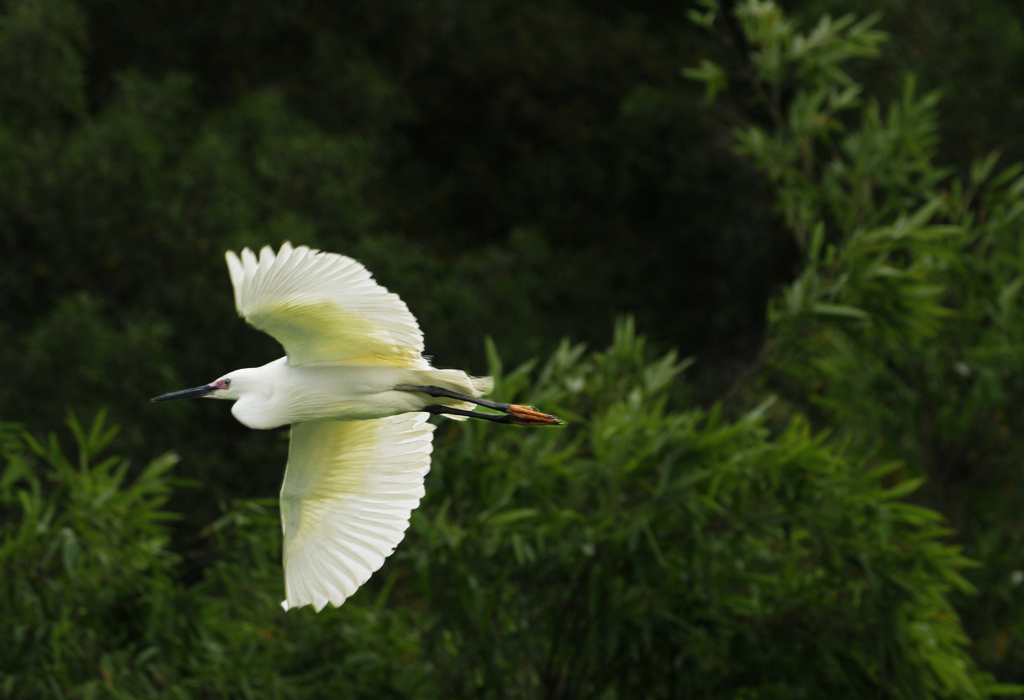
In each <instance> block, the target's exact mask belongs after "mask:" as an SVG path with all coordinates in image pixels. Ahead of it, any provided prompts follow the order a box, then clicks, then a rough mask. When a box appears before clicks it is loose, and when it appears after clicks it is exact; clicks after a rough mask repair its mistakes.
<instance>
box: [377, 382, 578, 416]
mask: <svg viewBox="0 0 1024 700" xmlns="http://www.w3.org/2000/svg"><path fill="white" fill-rule="evenodd" d="M395 389H396V390H397V391H411V392H413V393H416V394H426V395H427V396H433V397H434V398H445V399H455V400H456V401H466V402H468V403H475V404H476V405H477V406H483V407H484V408H490V409H492V410H495V411H501V412H502V413H504V414H505V415H503V416H496V415H494V414H491V413H480V412H478V411H464V410H462V409H457V408H449V407H447V406H438V405H432V406H427V407H426V408H424V409H423V410H424V411H426V412H428V413H442V414H443V413H447V414H449V415H453V416H466V417H468V418H482V419H484V420H489V421H493V422H495V423H511V424H512V425H565V421H563V420H560V419H559V418H558V417H556V416H552V415H549V414H547V413H541V412H540V411H538V410H537V409H536V408H534V407H533V406H521V405H519V404H515V403H498V402H497V401H488V400H487V399H478V398H476V397H475V396H466V395H465V394H460V393H458V392H457V391H452V390H451V389H442V388H441V387H439V386H412V385H410V384H399V385H398V386H396V387H395Z"/></svg>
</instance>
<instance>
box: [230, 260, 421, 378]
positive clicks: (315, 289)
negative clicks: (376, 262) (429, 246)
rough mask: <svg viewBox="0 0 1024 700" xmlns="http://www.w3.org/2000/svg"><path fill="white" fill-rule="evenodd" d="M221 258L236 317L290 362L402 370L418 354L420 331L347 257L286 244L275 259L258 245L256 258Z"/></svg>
mask: <svg viewBox="0 0 1024 700" xmlns="http://www.w3.org/2000/svg"><path fill="white" fill-rule="evenodd" d="M225 257H226V258H227V261H228V271H229V272H230V273H231V284H232V286H234V288H235V305H236V306H237V307H238V313H239V315H240V316H242V317H243V318H244V319H245V320H246V321H248V322H249V323H251V324H252V325H253V326H255V327H256V328H259V329H260V330H261V331H265V332H266V333H269V334H270V335H272V336H274V338H276V339H277V341H278V342H279V343H281V345H283V346H284V349H285V353H286V354H287V355H288V363H289V364H291V365H307V364H313V363H316V362H339V361H342V360H361V361H366V362H384V363H389V364H403V365H404V364H407V363H409V362H414V361H416V360H417V359H418V358H419V357H420V354H421V353H422V352H423V333H422V332H420V328H419V325H418V324H417V323H416V318H415V317H414V316H413V315H412V314H411V313H410V312H409V309H408V307H407V306H406V305H405V302H403V301H402V300H401V299H400V298H399V297H398V295H397V294H392V293H391V292H388V290H386V289H385V288H384V287H382V286H380V285H379V284H377V283H376V282H375V281H374V280H373V277H371V276H370V273H369V272H368V271H367V269H366V268H365V267H363V266H362V265H361V264H359V263H358V262H356V261H355V260H353V259H352V258H347V257H345V256H344V255H337V254H335V253H323V252H320V251H317V250H310V249H309V248H307V247H306V246H300V247H298V248H292V246H291V244H289V243H285V244H284V245H283V246H281V250H280V251H279V252H278V254H277V255H276V256H275V255H274V251H273V250H271V249H270V247H269V246H267V247H265V248H263V250H261V251H260V257H259V259H258V260H257V258H256V255H255V254H254V253H253V252H252V251H251V250H249V249H248V248H246V249H245V250H243V251H242V256H241V259H239V256H237V255H235V254H234V253H233V252H232V251H228V252H227V254H226V256H225Z"/></svg>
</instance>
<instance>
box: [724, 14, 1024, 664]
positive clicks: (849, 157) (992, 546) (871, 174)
mask: <svg viewBox="0 0 1024 700" xmlns="http://www.w3.org/2000/svg"><path fill="white" fill-rule="evenodd" d="M756 8H763V4H762V3H753V2H752V3H744V4H741V5H740V6H739V7H738V8H737V13H738V16H745V14H749V13H751V12H753V11H754V10H755V9H756ZM764 14H765V16H767V17H771V18H772V21H773V22H775V24H774V25H772V28H770V29H766V28H765V27H764V26H759V27H758V28H757V31H754V28H752V27H751V26H750V24H749V23H741V26H742V27H743V28H744V31H745V35H746V39H747V40H748V41H749V42H750V43H751V45H752V46H753V47H754V50H755V53H756V52H757V51H762V49H761V48H760V47H762V46H763V45H764V44H765V42H766V41H767V40H766V39H765V38H764V37H765V36H766V35H767V36H775V35H777V34H781V35H783V36H788V37H789V38H788V39H781V40H778V41H781V42H782V43H783V44H785V43H787V42H790V43H794V42H796V41H797V39H798V38H799V36H801V35H799V34H798V30H797V29H796V28H795V27H794V25H793V24H791V23H789V22H787V21H785V20H783V19H782V15H781V13H779V12H777V11H776V12H775V13H774V14H772V13H764ZM819 26H829V25H827V24H825V25H819ZM831 26H832V30H831V31H832V32H834V35H833V36H831V37H828V39H827V40H825V39H822V42H823V43H824V44H827V45H833V46H842V45H844V44H848V43H854V42H856V41H862V40H863V36H864V35H863V33H861V34H860V37H859V39H858V38H857V37H855V36H854V33H855V31H856V29H857V28H858V27H861V26H863V23H852V20H850V21H848V22H847V23H846V25H845V26H844V25H842V23H839V24H834V25H831ZM848 53H849V55H853V52H848ZM753 60H754V59H753V58H751V61H753ZM781 60H782V63H783V66H784V68H783V69H780V70H779V71H777V72H776V73H766V72H765V71H761V70H757V71H755V74H756V76H757V77H756V78H755V80H758V81H760V82H762V83H763V85H762V86H761V87H760V88H759V89H758V90H757V93H758V94H760V95H762V96H764V97H765V99H769V100H773V102H772V103H770V104H769V109H768V112H769V113H770V114H771V115H773V118H772V119H771V120H770V122H769V123H768V124H767V125H750V126H748V127H745V128H743V129H740V130H738V132H737V138H738V142H739V148H740V149H741V151H743V152H744V153H745V154H747V155H748V156H750V157H752V158H753V159H754V160H755V161H756V162H757V163H758V165H759V167H761V168H762V169H763V170H764V172H765V173H766V175H767V176H768V177H769V178H770V179H771V181H772V184H773V185H774V186H775V188H776V189H777V191H778V194H779V197H778V201H779V208H780V210H781V213H782V215H783V217H784V218H785V220H786V222H787V224H788V225H789V227H790V229H791V230H792V232H793V234H794V236H795V237H796V239H797V240H798V241H799V242H800V243H801V245H802V247H803V248H804V250H805V252H806V263H805V266H804V269H803V271H802V272H801V274H800V275H799V277H798V278H797V280H796V281H795V282H794V283H793V284H792V285H791V286H790V287H789V288H788V289H787V290H786V291H785V292H784V294H783V295H782V296H781V297H780V298H779V299H778V300H776V301H775V302H774V303H773V304H772V305H771V308H770V312H769V326H770V331H769V332H770V336H769V337H770V340H769V343H768V345H767V347H766V348H765V352H764V354H763V357H762V365H761V366H760V368H759V378H760V382H761V383H760V384H759V387H760V388H761V389H762V390H763V389H765V388H767V389H769V390H773V391H778V392H780V393H781V394H782V395H783V396H785V397H786V398H787V399H788V401H789V402H790V407H791V408H797V409H798V410H801V411H807V412H809V413H810V414H811V415H813V416H815V417H816V419H817V420H818V421H819V422H820V423H821V424H823V425H829V426H836V429H837V431H838V434H839V435H841V436H843V438H844V439H849V440H852V441H853V443H854V444H855V445H856V449H857V450H858V451H859V452H861V453H871V452H875V451H877V452H878V453H879V455H880V456H881V457H882V458H884V459H902V460H905V461H906V463H907V465H908V467H909V468H910V469H911V470H913V471H915V472H917V473H919V474H922V475H926V476H928V477H929V483H928V486H927V487H926V489H925V491H924V493H923V500H924V501H925V502H927V503H929V504H931V505H933V506H935V507H938V508H939V509H941V510H942V511H943V512H945V513H948V514H950V516H951V517H952V518H953V523H954V525H955V526H956V528H957V530H958V531H959V533H960V534H959V537H960V538H961V539H962V541H963V542H964V543H965V545H966V547H967V552H968V553H969V554H970V555H971V556H973V557H976V558H978V559H980V560H981V562H982V565H983V566H982V567H981V568H980V569H979V570H978V571H977V572H974V573H973V574H971V578H972V579H973V580H974V582H975V583H976V585H977V586H978V587H979V588H980V589H981V590H982V596H981V599H980V600H979V601H978V602H971V601H963V602H962V605H963V606H964V607H963V609H964V610H965V614H966V617H967V624H968V627H969V629H971V631H972V633H973V634H974V635H976V638H977V640H978V641H977V646H976V649H975V650H976V653H977V654H978V657H979V658H980V659H982V660H984V661H985V662H986V664H988V665H990V666H991V667H993V668H998V669H999V670H1000V673H1001V675H1002V676H1003V677H1009V678H1012V679H1013V680H1018V681H1019V680H1022V679H1024V656H1021V651H1020V649H1019V643H1018V642H1016V641H1013V642H1011V643H1009V644H1008V643H1007V640H1008V639H1012V640H1018V639H1020V638H1021V637H1022V636H1024V617H1022V616H1021V615H1020V613H1019V610H1020V609H1021V606H1020V602H1021V595H1022V592H1021V591H1020V590H1019V589H1018V585H1019V581H1017V576H1018V574H1017V573H1016V572H1018V571H1020V570H1021V569H1022V568H1024V559H1022V556H1021V554H1020V552H1022V551H1024V548H1022V545H1024V542H1022V540H1021V537H1020V535H1019V532H1020V531H1021V527H1020V524H1021V515H1020V513H1021V511H1020V507H1019V503H1018V502H1017V501H1018V499H1017V498H1016V495H1015V494H1016V492H1017V491H1018V489H1019V485H1020V484H1021V461H1022V457H1024V443H1022V442H1021V440H1020V437H1019V436H1020V435H1021V434H1022V431H1021V428H1022V427H1024V426H1022V425H1021V423H1020V421H1019V420H1018V418H1017V416H1018V414H1019V411H1017V410H1016V408H1017V404H1018V403H1019V400H1018V396H1019V394H1020V391H1021V388H1022V385H1021V379H1020V377H1021V376H1022V375H1021V370H1022V369H1024V366H1022V362H1024V354H1022V349H1024V344H1022V343H1021V340H1022V337H1021V333H1022V327H1021V324H1020V320H1019V300H1018V297H1019V290H1020V287H1021V278H1020V274H1021V238H1020V215H1021V213H1022V212H1024V206H1022V205H1021V204H1020V202H1019V200H1020V194H1021V192H1022V191H1024V177H1022V176H1021V173H1022V171H1024V166H1021V165H1019V164H1018V165H1013V166H1010V167H1009V168H1006V169H1005V170H1003V171H1002V172H997V171H996V163H997V161H998V155H997V154H991V155H990V156H988V157H986V158H982V159H979V160H977V161H976V162H975V163H974V164H973V165H972V166H971V168H970V170H969V172H968V173H966V174H965V176H964V177H954V176H953V175H952V173H951V172H950V171H949V170H948V169H944V168H941V167H938V166H937V165H936V163H935V160H936V145H937V137H936V134H937V119H936V107H937V102H938V101H937V97H936V95H934V94H932V95H927V96H924V97H920V96H917V95H916V94H915V91H914V81H913V80H911V79H907V80H906V82H905V88H904V91H903V94H902V95H901V97H900V98H899V99H898V100H896V101H894V102H893V104H891V105H889V106H886V107H882V106H880V104H879V103H878V102H877V101H875V100H867V101H866V102H864V103H861V102H860V101H859V100H857V99H855V98H856V97H857V95H859V92H860V86H859V85H857V84H856V83H851V82H850V79H849V77H848V75H846V74H845V73H834V74H832V73H820V74H819V75H817V76H816V77H812V76H811V75H810V74H808V77H806V78H805V77H801V75H800V70H799V68H800V65H801V64H800V61H799V59H798V58H796V57H794V56H792V55H788V54H785V53H784V54H783V58H782V59H781ZM782 95H785V96H786V97H785V99H783V98H782V97H781V96H782Z"/></svg>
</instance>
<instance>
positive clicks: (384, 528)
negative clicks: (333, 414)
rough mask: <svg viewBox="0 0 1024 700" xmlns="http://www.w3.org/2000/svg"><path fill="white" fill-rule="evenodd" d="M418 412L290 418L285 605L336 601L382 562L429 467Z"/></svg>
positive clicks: (284, 506)
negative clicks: (363, 417)
mask: <svg viewBox="0 0 1024 700" xmlns="http://www.w3.org/2000/svg"><path fill="white" fill-rule="evenodd" d="M433 430H434V426H433V425H431V424H430V423H428V422H427V416H426V414H423V413H404V414H401V415H397V416H391V417H389V418H379V419H376V420H361V421H322V422H314V423H296V424H295V425H293V426H292V441H291V446H290V448H289V452H288V469H287V471H286V472H285V475H284V484H283V486H282V487H281V524H282V526H283V528H284V580H285V595H286V599H285V601H284V602H283V603H281V605H282V607H284V609H285V610H288V609H289V608H297V607H301V606H303V605H312V606H313V607H314V608H316V610H317V612H319V611H320V610H322V609H323V607H324V606H325V605H327V603H331V604H332V605H335V606H338V605H341V604H342V603H343V602H344V601H345V599H346V598H348V597H349V596H350V595H352V594H353V593H355V592H356V589H357V588H359V586H361V585H363V584H364V583H366V581H367V579H369V578H370V575H371V574H372V573H373V572H374V571H376V570H377V569H379V568H380V567H381V565H383V564H384V559H385V558H386V557H387V556H388V555H389V554H391V553H392V552H393V551H394V550H395V547H396V546H397V545H398V543H399V542H401V541H402V538H403V537H405V530H406V529H407V528H408V527H409V515H410V513H411V512H412V510H413V509H414V508H416V506H418V505H419V502H420V498H422V497H423V478H424V477H425V476H426V474H427V472H428V471H429V470H430V453H431V450H432V449H433V447H432V445H431V437H432V433H433Z"/></svg>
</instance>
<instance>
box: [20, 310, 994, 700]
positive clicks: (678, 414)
mask: <svg viewBox="0 0 1024 700" xmlns="http://www.w3.org/2000/svg"><path fill="white" fill-rule="evenodd" d="M645 355H646V353H645V350H644V341H643V340H642V339H640V338H637V337H636V335H635V332H634V330H633V326H632V324H631V323H629V322H624V323H622V324H621V325H620V326H619V329H618V331H617V334H616V339H615V341H614V343H613V345H612V346H611V347H610V348H609V349H608V350H607V351H606V352H603V353H589V354H588V353H585V352H584V350H583V349H582V348H581V347H579V346H571V345H568V344H565V345H563V346H562V347H561V348H560V349H559V350H558V351H556V352H555V353H554V355H552V356H551V358H550V359H549V360H548V362H547V363H545V364H544V365H543V366H542V367H541V368H540V369H539V370H538V371H537V372H536V373H533V372H531V366H529V365H525V366H522V367H519V368H517V369H516V370H514V371H512V372H510V373H508V374H507V375H505V376H500V372H501V367H500V361H499V360H498V357H497V353H496V351H494V350H493V349H492V350H491V357H492V363H493V366H492V370H493V371H494V372H496V373H498V374H499V384H498V387H497V389H496V391H497V392H498V393H499V394H500V395H502V396H506V397H514V398H516V399H519V400H530V401H532V402H536V403H537V404H539V405H543V406H545V407H550V408H552V409H554V410H557V411H559V412H560V413H561V414H562V415H565V416H569V417H572V419H573V422H572V425H571V427H570V428H568V429H566V430H547V431H527V430H502V429H498V428H495V427H494V426H492V425H489V424H479V425H477V424H449V425H448V426H446V428H445V429H444V430H443V431H442V432H441V433H440V434H439V435H438V440H437V442H438V444H437V450H436V452H435V457H434V461H433V468H432V471H431V473H430V476H429V477H428V484H427V486H428V488H427V493H428V496H427V498H426V499H425V501H424V503H423V504H422V506H421V507H420V508H419V509H418V510H416V511H415V512H414V517H413V522H412V527H411V528H410V535H409V537H408V538H407V539H406V541H405V542H404V543H403V544H402V546H401V547H400V548H399V550H398V552H397V553H396V554H395V555H393V556H392V557H391V558H390V559H389V560H388V562H387V563H386V564H385V566H384V568H383V569H382V570H381V571H380V572H378V574H377V575H376V576H375V577H374V579H372V580H371V582H370V584H368V585H367V586H365V587H364V589H363V590H361V591H360V592H359V593H358V594H357V595H356V596H355V597H353V598H352V599H351V600H350V601H348V602H346V604H345V605H344V606H343V608H341V609H340V610H338V611H330V610H328V611H325V612H323V613H320V614H315V613H313V612H312V611H311V610H308V609H306V610H301V611H298V612H293V613H290V614H286V613H284V612H283V611H282V610H281V609H280V607H279V606H278V600H279V599H280V597H281V588H282V584H281V570H280V565H279V563H278V548H279V547H280V539H279V534H278V533H279V527H280V526H279V523H278V521H277V513H276V508H275V507H274V504H273V503H268V502H262V501H253V502H239V503H237V504H235V506H234V507H233V508H232V509H231V510H230V511H228V513H227V514H225V515H224V516H223V517H222V518H221V519H220V520H219V521H218V522H217V523H215V524H214V525H213V526H212V527H211V528H209V529H208V530H207V531H205V532H204V533H203V534H202V538H203V539H204V540H205V541H206V542H207V544H206V545H204V546H205V547H206V548H209V547H211V546H212V547H213V548H214V549H215V551H217V556H216V560H215V562H214V563H213V564H212V565H210V566H209V567H207V568H206V569H205V571H204V573H203V578H202V580H201V581H199V582H197V583H195V584H193V585H186V584H185V583H183V582H182V581H181V580H180V579H178V578H176V577H175V575H174V568H173V565H174V563H175V561H176V557H175V556H173V555H171V554H169V553H168V551H167V549H166V542H167V539H166V535H167V533H166V525H165V524H164V521H165V520H166V512H165V511H164V510H162V506H163V503H164V501H165V499H166V497H167V494H168V490H169V488H170V485H169V482H168V481H167V475H166V472H167V470H168V468H169V467H170V466H171V465H172V464H173V463H174V461H175V460H174V458H173V457H171V456H166V457H163V458H161V459H158V460H156V461H154V462H153V463H151V464H150V465H149V466H148V467H147V468H145V469H144V470H143V471H142V473H141V476H140V477H139V478H138V479H136V480H135V481H134V482H128V481H126V479H125V473H126V464H125V463H124V462H123V461H122V460H119V459H117V458H107V459H103V458H101V457H100V456H99V454H98V453H99V452H101V451H102V450H103V448H105V446H106V445H107V444H108V443H109V441H110V439H111V438H112V437H113V433H114V431H113V430H111V429H109V428H107V427H105V425H104V423H103V419H102V417H100V418H98V419H97V420H96V421H95V422H94V424H93V426H92V427H90V428H88V429H85V428H82V427H81V426H80V425H79V424H78V423H77V422H76V421H74V420H72V421H71V422H70V427H71V429H72V432H73V434H74V435H75V437H76V442H77V448H78V456H77V458H74V457H73V458H70V459H69V458H68V457H66V456H65V454H64V452H63V451H62V450H61V448H60V446H59V445H58V443H57V441H56V439H54V438H50V440H49V441H47V442H46V443H39V442H37V441H36V440H34V439H33V438H31V437H30V436H28V435H27V434H26V433H24V432H22V431H20V430H19V429H17V428H15V427H13V426H5V427H4V432H3V438H4V442H3V444H4V445H5V452H4V453H5V455H6V460H7V462H6V466H5V468H4V471H3V477H2V480H0V483H2V484H3V491H2V492H0V499H2V500H0V513H2V514H3V520H2V521H0V527H2V533H3V549H2V550H0V551H2V552H3V562H2V563H3V566H4V569H5V571H7V572H9V575H8V576H7V577H6V578H5V583H4V585H5V587H6V593H5V596H4V598H3V600H2V601H0V605H3V606H4V608H3V610H2V611H0V614H2V618H3V619H4V621H5V625H4V628H3V629H4V632H3V634H2V635H0V652H2V653H0V658H2V659H3V661H2V663H0V668H2V670H3V678H2V683H3V684H5V685H4V687H5V689H6V690H5V692H7V693H8V694H11V695H14V696H17V697H40V696H44V695H53V696H61V694H64V695H65V696H67V697H131V696H138V695H145V696H147V697H186V696H194V695H200V696H217V697H244V698H248V697H253V698H255V697H260V698H264V697H335V696H337V695H338V694H343V695H346V696H352V697H380V696H382V695H386V696H398V697H437V698H442V697H505V696H507V695H516V696H519V697H551V696H553V695H558V696H562V697H592V696H601V697H622V698H625V697H680V696H681V695H684V694H685V695H686V696H689V697H715V698H717V697H736V698H741V697H742V698H771V697H807V698H817V697H821V698H824V697H829V698H837V697H839V698H841V697H849V698H862V697H880V698H881V697H885V698H914V699H915V700H916V699H918V698H933V697H934V698H945V697H962V698H971V697H984V696H986V695H987V694H988V693H989V692H991V691H993V690H996V689H997V687H996V686H994V685H993V684H992V682H991V680H990V679H989V678H988V677H987V676H985V675H984V674H980V673H979V672H978V671H977V670H976V669H975V668H974V665H973V662H972V661H971V660H970V658H969V657H968V656H967V654H966V652H965V649H964V646H965V643H966V637H965V636H964V634H963V632H962V630H961V629H960V625H959V622H958V618H957V615H956V613H955V611H954V610H953V608H952V606H951V605H950V602H949V599H948V596H949V594H950V593H951V592H953V591H965V592H966V591H970V590H971V586H970V584H968V583H967V582H966V581H965V580H964V579H963V578H962V576H961V573H960V572H961V570H962V569H963V568H964V567H965V566H968V565H970V562H969V561H968V560H966V559H965V558H964V557H963V556H962V555H961V554H960V553H959V551H958V549H957V548H956V547H954V546H951V545H949V544H946V543H944V542H943V541H942V538H944V537H945V535H946V534H947V532H948V531H947V529H946V528H945V527H944V526H943V523H942V517H941V516H939V515H938V514H937V513H935V512H934V511H931V510H928V509H926V508H922V507H920V506H915V505H911V504H908V503H906V502H903V501H902V500H901V499H902V498H903V497H904V496H905V495H906V494H907V493H908V492H910V491H912V490H914V489H915V488H916V486H917V484H918V482H917V481H916V480H910V481H899V480H898V479H897V478H896V474H897V473H898V472H897V471H894V470H895V465H892V464H890V465H885V466H882V467H878V468H870V469H869V468H867V465H866V464H865V463H864V461H863V460H858V459H857V458H854V457H852V456H851V455H849V454H847V453H846V452H845V451H844V450H843V449H841V448H837V447H835V446H832V445H830V444H829V440H828V438H827V435H826V434H815V433H813V432H812V431H811V430H810V429H809V427H808V425H807V423H806V421H804V420H801V419H799V418H797V419H794V420H793V421H791V422H790V423H789V424H788V425H787V426H786V427H785V428H784V429H782V430H781V431H778V432H773V431H770V430H768V428H767V427H766V425H765V416H766V414H767V412H768V410H769V406H768V405H767V404H766V405H764V406H761V407H759V408H757V409H756V410H754V411H752V412H749V413H746V414H744V415H742V416H740V417H739V418H738V419H736V420H728V419H726V418H725V416H724V414H723V412H722V411H721V409H718V408H715V409H712V410H711V411H710V412H709V411H704V410H700V409H686V410H680V409H678V408H675V407H673V406H672V405H671V403H670V401H669V399H668V393H669V390H670V388H671V386H672V384H673V383H674V382H675V381H677V375H678V374H679V372H680V371H681V370H682V369H683V368H684V367H685V366H686V365H687V363H685V362H680V361H678V360H677V358H676V357H675V355H674V354H668V355H666V356H664V357H662V358H660V359H656V360H648V359H645ZM531 377H534V378H531Z"/></svg>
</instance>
